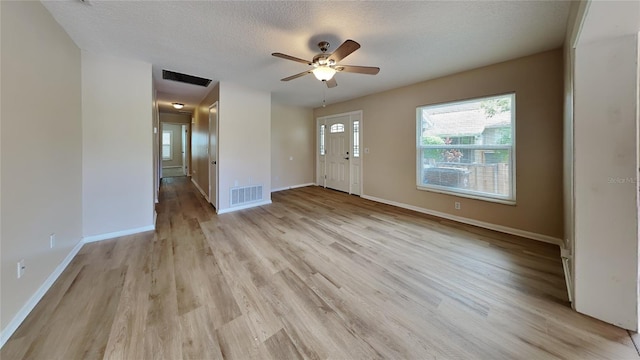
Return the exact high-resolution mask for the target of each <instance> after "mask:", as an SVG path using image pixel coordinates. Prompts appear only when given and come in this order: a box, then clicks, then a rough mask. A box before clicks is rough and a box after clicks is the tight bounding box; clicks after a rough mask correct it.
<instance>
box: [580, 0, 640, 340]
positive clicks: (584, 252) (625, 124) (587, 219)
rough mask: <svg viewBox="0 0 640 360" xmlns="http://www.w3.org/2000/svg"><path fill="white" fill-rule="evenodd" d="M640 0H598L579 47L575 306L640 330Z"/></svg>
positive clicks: (598, 316)
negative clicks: (639, 56) (639, 199)
mask: <svg viewBox="0 0 640 360" xmlns="http://www.w3.org/2000/svg"><path fill="white" fill-rule="evenodd" d="M638 30H640V3H638V2H611V3H601V2H591V3H590V5H589V8H588V11H587V12H586V17H585V21H584V24H583V28H582V32H581V35H580V37H579V42H578V44H577V46H576V49H575V59H574V65H575V67H574V68H575V75H574V76H575V82H574V84H575V102H574V152H575V158H574V166H575V168H574V171H575V178H574V184H575V185H574V186H575V253H574V257H575V309H576V310H577V311H579V312H581V313H585V314H588V315H590V316H593V317H595V318H598V319H601V320H603V321H606V322H609V323H612V324H614V325H617V326H620V327H623V328H625V329H629V330H633V331H637V330H638V265H639V261H638V260H639V259H638V255H639V252H638V248H639V247H638V230H639V226H638V163H639V161H638V160H639V159H638V153H637V151H638V120H639V119H638V114H639V110H640V104H639V102H640V100H639V99H640V97H639V91H638V85H639V76H640V69H638V49H639V45H638V41H639V37H638Z"/></svg>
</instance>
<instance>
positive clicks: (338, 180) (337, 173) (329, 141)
mask: <svg viewBox="0 0 640 360" xmlns="http://www.w3.org/2000/svg"><path fill="white" fill-rule="evenodd" d="M350 129H351V124H350V123H349V117H348V116H347V117H346V118H345V117H336V118H330V119H327V120H326V128H325V135H326V139H325V144H326V155H325V162H326V164H325V166H326V176H327V179H326V186H327V187H328V188H331V189H335V190H340V191H344V192H349V186H350V169H349V158H350V154H349V140H350V133H351V131H350Z"/></svg>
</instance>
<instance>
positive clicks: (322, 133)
mask: <svg viewBox="0 0 640 360" xmlns="http://www.w3.org/2000/svg"><path fill="white" fill-rule="evenodd" d="M324 129H325V125H320V155H324Z"/></svg>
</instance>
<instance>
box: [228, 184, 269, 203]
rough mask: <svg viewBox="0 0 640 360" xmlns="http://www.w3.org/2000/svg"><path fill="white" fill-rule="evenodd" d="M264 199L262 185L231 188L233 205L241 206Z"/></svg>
mask: <svg viewBox="0 0 640 360" xmlns="http://www.w3.org/2000/svg"><path fill="white" fill-rule="evenodd" d="M260 200H262V185H251V186H242V187H235V188H231V206H239V205H244V204H249V203H252V202H256V201H260Z"/></svg>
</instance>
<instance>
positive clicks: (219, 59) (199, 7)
mask: <svg viewBox="0 0 640 360" xmlns="http://www.w3.org/2000/svg"><path fill="white" fill-rule="evenodd" d="M43 4H44V5H45V7H46V8H47V9H48V10H49V11H50V12H51V13H52V14H53V16H54V18H55V19H56V20H57V21H58V23H60V24H61V25H62V27H63V28H64V29H65V30H66V31H67V32H68V33H69V35H70V36H71V38H72V39H73V40H74V41H75V42H76V44H78V46H79V47H80V48H81V49H83V50H87V51H91V52H96V53H104V54H110V55H113V56H119V57H125V58H130V59H138V60H142V61H145V62H149V63H151V64H153V76H154V79H155V82H156V88H157V89H158V92H159V94H158V98H159V102H160V104H161V106H162V107H163V108H166V107H167V106H168V105H169V104H170V103H171V102H173V101H177V102H183V103H185V104H186V105H187V106H186V107H185V109H184V110H187V111H190V110H192V109H193V108H194V106H195V105H197V104H198V103H199V102H200V100H201V99H202V98H203V97H204V96H205V95H206V94H207V93H208V91H209V89H210V88H211V87H212V86H213V84H215V83H217V82H218V81H230V82H235V83H238V84H242V85H245V86H249V87H252V88H255V89H259V90H264V91H270V92H272V94H273V98H274V99H275V100H277V101H278V102H281V103H284V104H289V105H301V106H310V107H317V106H320V105H321V104H322V99H323V96H326V99H327V103H333V102H337V101H341V100H347V99H351V98H355V97H359V96H363V95H367V94H371V93H376V92H380V91H383V90H388V89H392V88H396V87H399V86H403V85H408V84H413V83H416V82H420V81H423V80H427V79H432V78H436V77H440V76H443V75H447V74H452V73H456V72H460V71H464V70H468V69H473V68H477V67H480V66H484V65H489V64H493V63H496V62H500V61H505V60H509V59H514V58H517V57H521V56H526V55H530V54H534V53H537V52H541V51H545V50H550V49H554V48H557V47H560V46H561V45H562V43H563V40H564V36H565V30H566V23H567V17H568V13H569V5H570V4H569V2H566V1H495V2H493V1H450V2H449V1H447V2H431V1H419V2H415V1H389V2H387V1H375V2H373V1H354V2H342V1H340V2H332V1H331V2H329V1H322V2H320V1H311V2H306V1H305V2H302V1H293V2H288V1H287V2H284V1H215V2H210V1H98V0H90V2H89V4H86V3H83V2H81V1H80V0H64V1H43ZM346 39H353V40H355V41H357V42H359V43H360V44H361V45H362V47H361V48H360V49H359V50H358V51H356V52H354V53H353V54H351V55H350V56H349V57H347V58H346V59H344V60H343V61H342V62H341V64H343V65H365V66H378V67H380V69H381V70H380V73H379V74H378V75H376V76H371V75H361V74H349V73H339V74H337V75H336V80H337V82H338V86H337V87H335V88H332V89H326V88H325V86H324V84H323V83H321V82H320V81H318V80H316V79H315V78H314V77H313V75H307V76H305V77H302V78H298V79H295V80H291V81H289V82H281V81H280V79H281V78H283V77H286V76H289V75H293V74H296V73H299V72H302V71H304V70H305V69H307V66H306V65H304V64H301V63H296V62H292V61H287V60H283V59H279V58H275V57H273V56H271V53H273V52H282V53H285V54H289V55H293V56H296V57H300V58H304V59H311V58H312V57H313V55H315V54H316V53H318V52H319V50H318V48H317V47H316V44H317V43H318V42H319V41H320V40H327V41H329V42H330V43H331V49H329V51H332V50H335V49H336V48H337V46H338V45H339V44H340V43H342V42H343V41H344V40H346ZM162 69H167V70H172V71H177V72H182V73H187V74H190V75H195V76H200V77H205V78H209V79H213V82H212V85H210V86H209V89H207V88H203V87H197V86H193V85H185V84H180V83H176V82H172V81H167V80H162V79H161V71H162Z"/></svg>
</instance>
